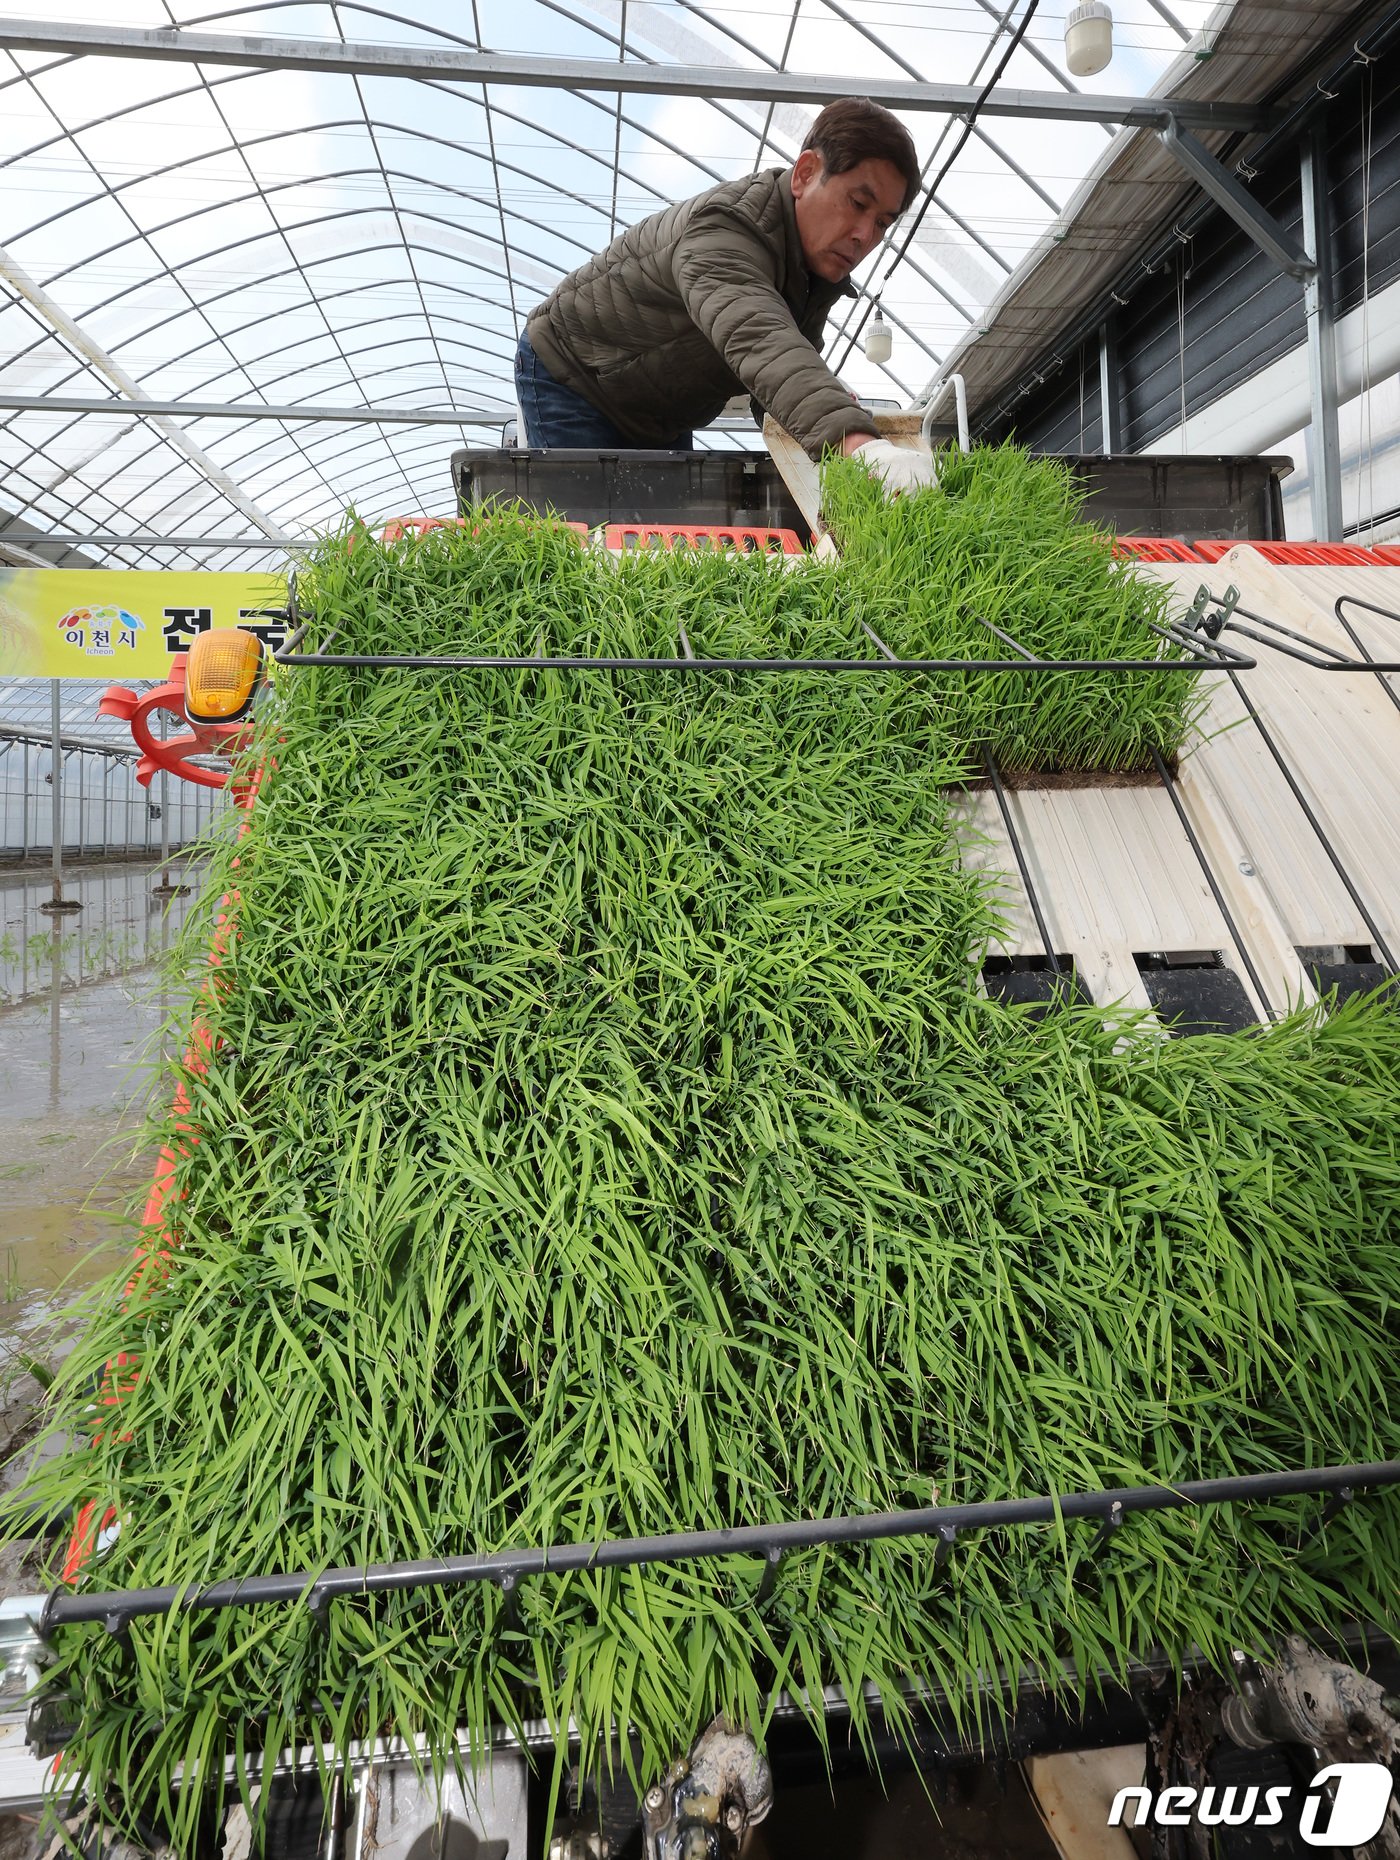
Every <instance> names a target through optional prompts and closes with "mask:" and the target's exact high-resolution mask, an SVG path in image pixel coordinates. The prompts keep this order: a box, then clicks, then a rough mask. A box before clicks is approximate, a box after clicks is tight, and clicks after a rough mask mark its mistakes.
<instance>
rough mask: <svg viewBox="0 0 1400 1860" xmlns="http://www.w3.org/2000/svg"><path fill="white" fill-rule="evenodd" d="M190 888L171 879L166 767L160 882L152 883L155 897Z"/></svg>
mask: <svg viewBox="0 0 1400 1860" xmlns="http://www.w3.org/2000/svg"><path fill="white" fill-rule="evenodd" d="M159 727H160V740H161V741H162V742H164V741H165V737H166V719H165V712H164V711H161V712H160V725H159ZM188 890H189V886H188V885H175V884H172V883H171V880H170V777H169V775H168V774H167V773H166V771H165V770H164V769H162V770H161V772H160V883H159V884H158V885H152V887H151V896H152V897H153V898H165V899H167V900H168V899H170V898H182V897H183V896H184V895H185V893H186V892H187V891H188Z"/></svg>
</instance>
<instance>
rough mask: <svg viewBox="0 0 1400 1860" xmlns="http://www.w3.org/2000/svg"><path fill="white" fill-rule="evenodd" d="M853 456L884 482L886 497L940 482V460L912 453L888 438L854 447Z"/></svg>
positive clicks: (896, 495) (869, 440)
mask: <svg viewBox="0 0 1400 1860" xmlns="http://www.w3.org/2000/svg"><path fill="white" fill-rule="evenodd" d="M851 456H852V457H854V458H858V459H859V460H860V462H861V464H862V465H864V466H865V468H866V470H867V471H869V472H872V473H873V474H874V475H875V476H876V477H877V478H879V479H881V480H882V481H883V484H884V488H885V496H886V497H899V496H901V495H902V494H903V493H904V492H905V491H922V490H924V489H926V488H927V487H928V486H929V485H934V484H937V483H938V461H937V459H935V458H934V456H933V454H932V453H931V452H911V451H910V450H909V449H908V448H907V447H905V446H897V445H894V444H893V443H892V442H891V441H890V440H888V439H866V440H862V441H861V443H860V444H859V445H856V446H853V447H852V448H851Z"/></svg>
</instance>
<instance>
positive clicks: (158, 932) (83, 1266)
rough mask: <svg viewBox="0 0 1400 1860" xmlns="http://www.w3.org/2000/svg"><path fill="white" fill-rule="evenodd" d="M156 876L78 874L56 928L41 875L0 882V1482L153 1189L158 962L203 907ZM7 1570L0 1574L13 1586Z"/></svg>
mask: <svg viewBox="0 0 1400 1860" xmlns="http://www.w3.org/2000/svg"><path fill="white" fill-rule="evenodd" d="M177 876H178V875H177ZM187 876H193V875H187ZM159 879H160V874H159V873H158V872H152V870H151V869H150V867H149V866H147V865H145V864H144V863H141V864H134V863H121V864H98V865H87V866H79V867H76V868H73V869H71V870H69V871H68V872H66V873H65V875H64V885H63V891H64V895H65V897H67V898H70V899H73V900H75V901H77V902H78V903H80V904H81V905H82V909H81V910H80V911H77V912H74V913H72V914H70V915H65V916H53V915H49V914H46V913H45V912H44V911H43V910H42V909H41V908H40V907H41V906H42V905H43V904H44V903H45V902H46V901H47V900H48V899H49V898H50V897H51V896H52V880H51V878H50V875H49V873H48V872H47V871H46V870H40V869H38V868H30V869H28V870H17V871H16V870H11V871H0V1460H3V1461H4V1462H5V1465H4V1468H3V1472H0V1486H6V1487H8V1486H10V1485H12V1484H13V1483H14V1481H15V1478H16V1474H17V1466H18V1464H20V1463H22V1461H23V1451H22V1449H23V1446H24V1444H25V1442H26V1440H27V1439H28V1438H29V1436H30V1435H31V1434H32V1431H33V1426H34V1421H35V1408H36V1404H37V1402H38V1401H39V1398H40V1395H41V1392H42V1390H41V1385H42V1380H43V1375H44V1372H45V1370H46V1369H47V1368H49V1367H51V1366H52V1363H53V1361H54V1360H55V1358H56V1357H57V1356H59V1355H61V1353H62V1350H63V1347H64V1346H63V1330H62V1324H61V1313H62V1311H63V1309H64V1307H65V1305H66V1304H67V1303H68V1302H69V1300H70V1298H71V1295H72V1293H73V1292H74V1291H75V1290H77V1289H78V1288H80V1287H81V1286H83V1285H85V1284H89V1283H91V1281H92V1280H93V1279H95V1278H97V1277H98V1276H99V1275H100V1274H102V1273H103V1272H105V1271H107V1270H108V1269H109V1268H110V1267H111V1266H113V1265H114V1264H116V1263H117V1262H118V1261H119V1260H120V1258H121V1257H122V1256H123V1254H124V1253H125V1252H126V1251H127V1250H128V1249H129V1248H130V1245H131V1240H132V1234H133V1226H132V1223H131V1220H130V1218H129V1215H128V1212H127V1210H128V1208H129V1205H130V1203H131V1201H132V1200H133V1198H135V1197H138V1196H139V1195H140V1193H141V1190H142V1187H143V1186H144V1184H145V1183H147V1182H149V1180H150V1174H151V1159H150V1157H149V1156H148V1155H146V1154H145V1153H144V1152H143V1150H142V1149H141V1148H140V1136H139V1133H140V1123H141V1115H142V1111H143V1108H144V1106H145V1103H146V1100H147V1097H148V1094H149V1092H150V1087H151V1078H152V1072H151V1062H152V1059H153V1058H154V1057H155V1055H156V1054H157V1052H158V1049H159V1043H160V1030H161V1028H162V1026H163V1024H164V1022H165V1020H166V1017H167V1014H168V1011H169V1007H170V997H169V996H168V995H166V994H164V993H163V992H162V978H161V972H160V970H159V967H158V964H159V961H160V957H161V955H162V953H163V952H164V951H165V950H166V949H167V948H168V947H169V945H170V943H171V941H172V939H173V937H174V936H175V934H176V932H177V931H178V929H179V926H180V923H181V921H182V920H183V917H184V913H185V911H186V910H187V909H188V908H189V904H190V901H191V898H192V896H193V892H190V893H188V894H185V895H177V896H175V897H173V898H169V897H162V896H157V895H153V887H154V886H155V885H156V884H157V883H158V882H159ZM36 1369H37V1372H38V1373H37V1375H36V1373H35V1371H36ZM12 1573H13V1572H11V1571H9V1570H6V1569H5V1568H3V1566H0V1582H3V1583H4V1586H5V1587H7V1588H8V1587H12V1586H13V1584H12V1581H11V1580H10V1578H11V1576H12Z"/></svg>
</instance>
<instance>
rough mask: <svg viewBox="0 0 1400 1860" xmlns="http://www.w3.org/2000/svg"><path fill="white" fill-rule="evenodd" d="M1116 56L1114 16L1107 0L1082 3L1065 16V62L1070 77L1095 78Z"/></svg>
mask: <svg viewBox="0 0 1400 1860" xmlns="http://www.w3.org/2000/svg"><path fill="white" fill-rule="evenodd" d="M1112 56H1113V14H1112V13H1111V12H1110V11H1109V9H1108V8H1107V7H1106V6H1105V5H1104V0H1083V5H1081V6H1076V7H1071V8H1070V10H1069V12H1068V14H1067V15H1066V16H1065V63H1066V64H1067V65H1068V66H1069V70H1070V76H1071V77H1093V76H1094V74H1095V72H1098V71H1102V70H1103V68H1104V66H1105V65H1106V64H1107V63H1108V61H1109V60H1110V59H1111V58H1112Z"/></svg>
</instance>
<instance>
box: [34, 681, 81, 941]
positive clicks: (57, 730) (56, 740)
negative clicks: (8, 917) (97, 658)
mask: <svg viewBox="0 0 1400 1860" xmlns="http://www.w3.org/2000/svg"><path fill="white" fill-rule="evenodd" d="M59 684H60V681H59V680H58V679H57V678H51V679H50V680H49V697H50V703H51V710H52V721H53V896H52V897H51V898H50V899H48V901H47V902H46V903H44V904H41V905H40V906H39V909H40V910H41V911H43V912H45V914H46V915H48V916H50V917H66V916H69V915H70V914H71V913H72V912H74V911H80V910H81V909H82V908H83V907H82V905H81V904H80V903H79V902H78V900H77V899H76V898H65V897H64V895H63V735H62V729H61V726H60V722H59Z"/></svg>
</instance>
